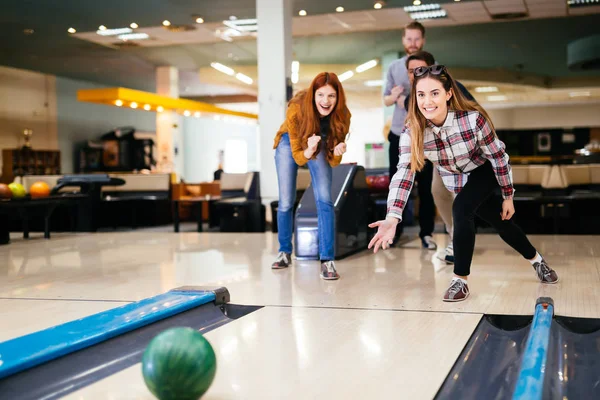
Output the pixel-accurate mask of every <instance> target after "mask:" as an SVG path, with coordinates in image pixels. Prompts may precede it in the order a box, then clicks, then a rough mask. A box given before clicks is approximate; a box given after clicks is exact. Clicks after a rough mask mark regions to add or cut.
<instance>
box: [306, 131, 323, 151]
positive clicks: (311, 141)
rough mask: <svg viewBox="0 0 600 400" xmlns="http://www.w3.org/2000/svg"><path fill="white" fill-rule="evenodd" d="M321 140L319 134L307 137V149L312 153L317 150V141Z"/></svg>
mask: <svg viewBox="0 0 600 400" xmlns="http://www.w3.org/2000/svg"><path fill="white" fill-rule="evenodd" d="M320 141H321V136H317V135H312V136H311V137H309V138H308V149H309V150H311V151H312V152H313V153H314V152H315V151H317V147H319V142H320Z"/></svg>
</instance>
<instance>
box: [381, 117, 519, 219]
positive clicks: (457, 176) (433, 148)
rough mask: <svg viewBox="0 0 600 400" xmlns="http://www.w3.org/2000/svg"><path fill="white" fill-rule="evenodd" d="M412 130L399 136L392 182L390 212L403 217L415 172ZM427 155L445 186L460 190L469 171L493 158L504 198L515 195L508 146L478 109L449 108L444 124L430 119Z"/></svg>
mask: <svg viewBox="0 0 600 400" xmlns="http://www.w3.org/2000/svg"><path fill="white" fill-rule="evenodd" d="M410 145H411V139H410V130H409V128H406V129H405V130H404V131H403V132H402V135H401V136H400V160H399V162H398V172H396V174H395V175H394V176H393V178H392V179H391V182H390V191H389V194H388V200H387V205H388V212H387V215H388V216H391V217H394V218H398V219H399V220H402V211H403V210H404V207H405V205H406V202H407V200H408V196H409V195H410V191H411V189H412V186H413V182H414V178H415V174H414V172H412V171H411V170H410V155H411V147H410ZM423 148H424V151H425V157H426V158H427V159H429V160H430V161H431V162H432V163H433V164H434V165H435V167H436V168H437V169H438V171H439V172H440V176H441V177H442V180H443V182H444V185H445V186H446V188H447V189H448V190H449V191H451V192H454V193H459V192H460V191H461V189H462V188H463V187H464V186H465V185H466V184H467V180H468V177H469V172H471V171H473V170H474V169H475V168H477V167H479V166H480V165H483V164H484V163H485V162H486V161H488V160H489V161H490V163H491V165H492V168H493V169H494V173H495V175H496V180H497V181H498V184H499V185H500V188H501V190H502V197H503V198H504V199H509V198H512V196H513V193H514V188H513V184H512V170H511V168H510V164H509V162H508V154H506V152H505V151H504V149H505V146H504V143H502V141H500V140H499V139H498V138H497V137H496V135H495V134H494V132H493V131H492V129H491V127H490V125H489V124H488V122H487V121H486V119H485V118H484V117H483V115H481V114H480V113H479V112H477V111H452V110H449V111H448V116H447V117H446V121H445V122H444V125H443V126H441V127H437V126H435V125H433V124H432V123H431V122H430V121H427V127H426V128H425V137H424V146H423Z"/></svg>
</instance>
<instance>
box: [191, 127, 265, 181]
mask: <svg viewBox="0 0 600 400" xmlns="http://www.w3.org/2000/svg"><path fill="white" fill-rule="evenodd" d="M248 122H249V123H250V124H249V123H248ZM248 122H246V121H245V120H243V119H241V120H240V121H239V122H231V121H225V120H223V119H222V118H219V119H218V120H216V119H214V118H209V117H206V118H194V117H188V118H185V119H184V121H183V143H184V146H185V149H184V152H185V161H184V163H185V165H184V173H183V179H184V180H185V181H186V182H189V183H199V182H211V181H212V180H213V173H214V172H215V171H216V170H217V167H218V165H219V160H218V155H219V151H220V150H225V147H226V143H227V140H243V141H245V142H246V146H247V147H246V157H247V171H257V170H258V163H259V160H260V156H259V154H258V140H259V136H258V125H257V124H256V123H255V122H251V121H250V120H248ZM227 159H228V155H227V154H225V160H226V161H227ZM223 167H224V168H223V169H224V170H225V171H228V170H229V169H230V168H231V165H227V162H225V165H224V166H223ZM272 167H273V168H275V164H274V163H273V166H272Z"/></svg>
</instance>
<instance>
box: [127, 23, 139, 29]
mask: <svg viewBox="0 0 600 400" xmlns="http://www.w3.org/2000/svg"><path fill="white" fill-rule="evenodd" d="M129 26H130V27H131V29H137V28H139V27H140V26H139V25H138V24H136V23H135V22H132V23H131V24H129Z"/></svg>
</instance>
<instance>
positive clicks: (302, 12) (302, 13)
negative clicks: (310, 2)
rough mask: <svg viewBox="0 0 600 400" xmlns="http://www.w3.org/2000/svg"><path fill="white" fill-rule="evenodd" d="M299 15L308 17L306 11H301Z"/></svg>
mask: <svg viewBox="0 0 600 400" xmlns="http://www.w3.org/2000/svg"><path fill="white" fill-rule="evenodd" d="M298 15H300V16H301V17H306V10H300V12H298Z"/></svg>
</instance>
